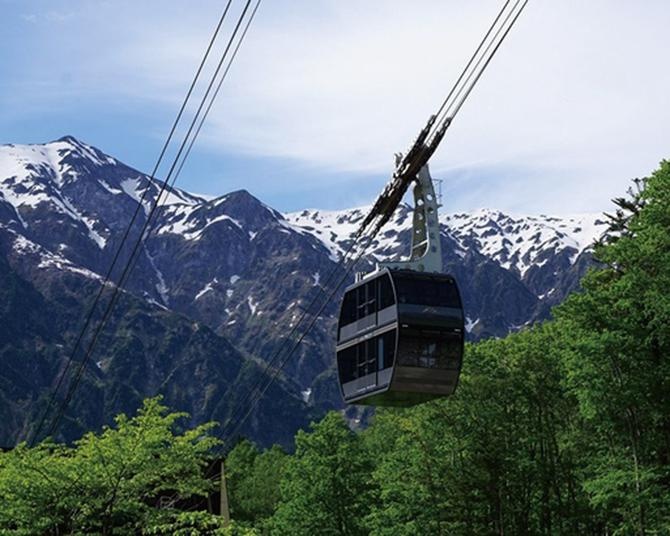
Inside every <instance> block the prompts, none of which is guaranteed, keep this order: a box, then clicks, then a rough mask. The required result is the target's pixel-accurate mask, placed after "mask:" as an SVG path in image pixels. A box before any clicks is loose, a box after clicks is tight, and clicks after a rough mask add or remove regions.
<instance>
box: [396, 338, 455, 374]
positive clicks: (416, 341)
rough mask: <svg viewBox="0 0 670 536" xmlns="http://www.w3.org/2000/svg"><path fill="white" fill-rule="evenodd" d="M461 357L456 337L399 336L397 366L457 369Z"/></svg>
mask: <svg viewBox="0 0 670 536" xmlns="http://www.w3.org/2000/svg"><path fill="white" fill-rule="evenodd" d="M460 356H461V340H460V337H459V336H457V335H453V334H449V333H441V334H436V335H432V334H431V335H421V334H414V335H411V336H401V337H400V345H399V348H398V364H399V365H401V366H406V367H421V368H435V369H457V368H458V366H459V363H460Z"/></svg>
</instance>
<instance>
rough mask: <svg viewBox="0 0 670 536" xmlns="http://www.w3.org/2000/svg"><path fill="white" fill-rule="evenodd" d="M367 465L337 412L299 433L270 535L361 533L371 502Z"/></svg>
mask: <svg viewBox="0 0 670 536" xmlns="http://www.w3.org/2000/svg"><path fill="white" fill-rule="evenodd" d="M371 469H372V464H371V463H370V460H369V459H368V457H367V453H366V452H365V451H364V450H363V449H361V448H360V442H359V440H358V438H357V437H356V436H355V435H354V433H353V432H351V430H349V428H347V425H346V423H345V422H344V420H343V419H342V417H341V416H340V415H339V414H338V413H335V412H331V413H329V414H328V415H326V417H324V419H323V420H322V421H321V422H319V423H316V424H314V423H313V424H312V432H311V433H307V432H303V431H300V432H298V435H297V436H296V452H295V455H294V456H293V457H291V459H290V460H289V461H288V462H287V463H286V467H285V470H284V477H283V478H282V481H281V485H280V489H281V502H280V503H279V507H278V508H277V511H276V513H275V515H274V517H273V518H272V524H271V533H272V534H277V535H283V534H286V535H292V536H300V535H305V536H311V535H313V534H335V535H358V534H365V533H366V531H365V528H364V518H365V515H366V513H367V512H368V511H369V509H370V507H371V506H372V504H373V501H372V497H371V494H370V493H371V490H370V484H369V480H368V475H369V474H370V472H371Z"/></svg>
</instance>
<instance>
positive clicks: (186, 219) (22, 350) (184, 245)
mask: <svg viewBox="0 0 670 536" xmlns="http://www.w3.org/2000/svg"><path fill="white" fill-rule="evenodd" d="M160 188H161V185H160V183H159V182H157V181H154V180H152V179H150V178H149V177H147V176H146V175H144V174H142V173H140V172H138V171H136V170H134V169H132V168H130V167H128V166H125V165H124V164H122V163H121V162H119V161H118V160H116V159H114V158H112V157H110V156H107V155H105V154H104V153H102V152H101V151H99V150H98V149H95V148H93V147H91V146H89V145H87V144H85V143H82V142H81V141H78V140H76V139H74V138H71V137H65V138H62V139H60V140H58V141H55V142H52V143H48V144H45V145H30V146H13V145H6V146H2V147H0V251H1V257H2V259H1V260H2V264H0V269H1V271H2V277H3V278H4V279H3V282H4V284H3V286H2V290H0V292H10V294H7V297H6V301H4V302H3V305H2V309H0V311H1V312H2V315H3V317H2V320H3V324H2V325H3V332H2V336H0V344H1V345H3V346H2V347H0V358H1V359H2V361H1V362H0V364H1V367H2V368H1V369H0V398H2V401H3V410H2V411H3V412H4V413H3V414H2V416H3V417H5V418H4V419H3V424H2V425H1V426H0V438H1V439H2V441H5V442H10V443H11V442H12V441H11V438H16V437H18V436H20V435H21V434H23V435H24V436H25V434H26V433H27V432H28V430H29V429H30V426H31V423H33V422H34V418H35V415H36V414H37V412H38V411H39V408H40V407H41V406H40V404H43V402H44V399H45V396H46V393H47V389H48V387H49V386H50V385H52V384H53V382H54V377H55V376H56V373H57V372H58V370H59V369H60V367H62V366H63V363H64V362H65V360H66V358H67V356H68V355H69V352H70V351H71V348H72V345H73V337H74V336H75V335H76V333H77V330H78V329H79V328H80V327H81V325H82V322H83V315H84V311H85V310H86V307H87V304H88V303H90V300H91V299H92V297H93V295H94V294H95V292H97V289H98V288H99V285H100V281H101V278H103V277H104V276H105V274H106V273H107V270H108V268H109V266H110V263H111V262H112V259H113V256H114V253H115V252H116V250H117V248H118V245H119V244H120V243H121V240H122V237H123V233H124V231H125V230H126V227H127V225H128V222H129V221H130V220H131V218H133V215H135V221H136V225H135V226H134V227H133V229H132V231H131V233H130V238H131V239H134V238H136V237H137V236H138V234H139V232H140V227H141V226H142V225H143V224H144V222H145V221H146V217H147V214H148V212H149V209H150V206H151V204H152V203H153V201H154V200H155V198H156V196H157V195H158V194H159V191H160ZM162 200H163V203H162V205H161V206H160V208H159V210H158V211H157V214H156V219H155V221H154V224H153V225H152V226H151V231H150V233H149V235H148V237H147V239H146V241H145V243H144V245H143V246H142V247H141V249H140V250H139V252H138V256H137V261H136V264H135V266H134V269H133V271H132V275H131V277H130V280H129V282H128V284H127V285H126V287H125V288H126V290H127V292H126V293H124V297H123V299H122V300H121V304H120V306H119V307H118V308H117V310H116V313H115V316H114V318H113V321H112V322H111V323H110V325H109V326H108V327H107V328H106V330H105V331H104V333H103V335H102V340H101V344H99V345H98V349H97V351H96V352H95V354H94V355H93V359H92V361H93V363H92V366H91V367H89V369H88V374H87V375H86V377H85V378H86V379H85V381H84V384H85V385H84V386H83V387H82V389H80V392H79V394H78V396H77V399H76V401H75V404H73V410H72V411H71V412H70V416H71V417H70V418H69V419H68V421H67V426H66V428H65V430H66V436H67V437H69V438H71V437H75V436H76V435H77V434H79V433H81V431H82V430H84V429H87V428H89V427H94V426H97V425H99V424H101V423H102V422H104V420H105V416H106V415H111V414H113V412H116V411H119V410H125V411H131V410H132V409H134V408H135V407H136V406H137V404H138V403H139V400H141V399H142V398H143V397H145V396H149V395H151V394H155V393H159V392H160V393H164V394H165V395H166V397H167V401H168V403H169V404H170V405H172V406H174V407H175V408H177V409H183V410H186V411H189V412H190V413H191V414H192V415H193V419H194V421H198V422H200V421H203V420H207V419H210V418H215V419H219V420H222V419H225V418H226V417H229V416H230V414H231V412H235V411H240V408H239V399H240V398H242V397H243V396H245V395H246V393H247V391H248V390H249V389H250V388H251V386H253V385H254V384H255V383H256V380H257V379H258V378H259V374H261V373H262V370H261V367H260V366H259V364H262V363H263V362H264V361H267V360H269V359H271V358H272V356H273V355H274V354H275V351H276V350H277V349H278V347H279V345H280V344H281V342H282V341H283V338H284V337H286V336H287V334H288V333H289V332H290V330H291V329H292V328H293V327H294V326H295V325H296V322H297V321H298V319H299V317H300V315H301V314H302V312H303V311H304V308H305V307H307V305H308V304H309V303H310V302H311V301H312V299H313V298H315V297H317V298H318V297H319V291H320V289H321V288H322V287H323V286H324V285H325V284H326V282H327V280H328V276H329V274H330V273H331V272H332V271H333V270H337V271H336V273H337V274H338V278H337V279H339V277H341V275H342V272H341V270H340V269H338V268H337V266H336V260H337V258H338V256H339V255H341V254H342V252H343V250H344V249H345V248H346V246H347V245H348V243H349V240H350V236H351V234H352V233H353V232H354V231H355V229H356V225H357V223H358V222H359V220H360V219H361V218H362V217H363V216H364V214H365V212H366V209H364V208H363V209H352V210H345V211H339V212H334V211H318V210H305V211H302V212H297V213H292V214H280V213H279V212H277V211H275V210H273V209H272V208H270V207H267V206H266V205H264V204H263V203H262V202H260V201H259V200H258V199H256V198H255V197H253V196H252V195H250V194H249V193H248V192H246V191H238V192H233V193H231V194H228V195H225V196H222V197H219V198H216V199H205V198H202V197H199V196H195V195H191V194H188V193H186V192H184V191H181V190H178V189H168V190H167V191H166V192H165V195H164V196H163V197H162ZM441 223H442V228H443V234H442V241H443V251H444V262H445V266H446V269H447V271H449V272H451V273H452V274H454V275H455V276H456V277H457V279H458V281H459V285H460V288H461V292H462V295H463V300H464V305H465V309H466V315H467V317H468V323H467V327H468V331H469V334H470V337H471V339H478V338H482V337H489V336H503V335H505V334H506V333H508V332H509V331H511V330H515V329H519V328H520V327H521V326H523V325H526V324H528V323H531V322H533V321H535V320H537V319H541V318H545V317H546V316H547V315H548V311H549V308H550V307H551V306H552V305H554V304H555V303H558V302H559V301H561V300H562V299H563V297H564V296H565V295H566V294H567V293H568V292H570V291H572V290H574V289H575V288H576V287H577V284H578V281H579V277H580V276H581V275H582V274H583V272H584V270H585V269H586V268H587V267H588V265H589V264H590V253H589V246H590V244H591V243H592V241H593V239H594V238H596V237H597V236H598V234H599V233H600V231H601V230H602V229H604V226H603V225H602V224H601V223H600V222H599V221H598V218H597V216H595V215H579V216H569V217H561V218H557V217H550V216H546V215H542V216H512V215H507V214H503V213H501V212H498V211H494V210H480V211H477V212H474V213H469V214H443V215H442V217H441ZM410 226H411V209H410V207H408V206H406V205H403V206H401V207H399V209H398V211H397V212H396V215H395V217H394V219H393V221H392V222H390V223H389V224H388V226H387V227H386V228H385V229H383V230H382V232H381V233H380V235H379V237H378V238H377V239H376V240H375V242H374V243H373V244H372V246H371V248H370V250H369V252H368V254H367V256H366V258H365V259H364V261H363V262H362V263H361V265H360V266H359V267H358V269H359V270H361V269H371V268H372V267H373V266H374V264H375V263H376V262H378V261H384V260H387V259H395V258H398V257H400V256H402V255H403V254H404V253H405V252H406V251H407V249H408V244H409V238H410V232H411V231H410ZM132 242H133V240H130V241H129V243H132ZM129 254H130V248H129V247H127V248H125V249H124V250H123V252H122V255H121V257H120V259H119V262H118V263H117V267H116V268H115V270H114V271H113V272H112V280H113V281H118V278H119V277H120V272H121V268H122V267H123V266H125V263H126V260H127V258H128V256H129ZM7 289H10V290H7ZM12 293H13V294H12ZM338 296H339V294H338ZM337 307H338V303H337V301H334V302H332V303H330V304H328V306H327V307H326V309H325V312H324V314H323V316H322V318H320V319H319V320H318V321H317V323H316V325H315V327H314V329H313V330H312V332H311V333H310V335H309V336H308V337H307V338H306V339H305V341H304V343H303V344H302V345H301V346H300V348H299V350H298V351H297V352H296V354H295V355H294V356H293V358H292V359H291V360H290V361H289V362H288V364H287V366H286V368H285V375H284V376H283V377H282V376H280V378H281V380H280V381H279V382H278V383H277V384H276V385H275V386H273V388H272V389H271V390H270V391H269V392H268V393H267V394H266V395H265V398H264V402H263V403H262V404H261V407H260V409H259V410H258V411H256V412H255V413H254V414H253V415H252V417H251V418H250V419H249V426H248V428H246V429H245V430H244V432H246V433H248V434H250V435H251V436H252V437H255V438H256V439H258V440H260V441H261V442H264V443H268V442H271V441H275V440H280V441H284V442H286V440H287V438H289V437H291V435H292V433H293V432H294V431H295V429H296V428H297V427H299V426H301V425H303V424H304V423H305V422H306V420H307V419H308V416H309V415H310V412H315V413H314V414H316V413H318V412H320V411H322V410H324V409H326V408H332V407H341V402H340V399H339V392H338V389H337V386H336V384H335V382H334V375H333V368H332V364H333V349H332V348H333V335H334V326H335V315H336V314H337ZM17 322H18V323H17ZM236 397H237V399H238V404H236V403H235V399H236ZM7 408H9V409H7Z"/></svg>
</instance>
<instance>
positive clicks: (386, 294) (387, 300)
mask: <svg viewBox="0 0 670 536" xmlns="http://www.w3.org/2000/svg"><path fill="white" fill-rule="evenodd" d="M377 302H378V303H379V309H380V310H381V309H386V308H387V307H390V306H391V305H393V304H394V302H395V297H394V296H393V287H392V286H391V278H390V277H389V276H388V275H383V276H382V277H380V278H379V279H377Z"/></svg>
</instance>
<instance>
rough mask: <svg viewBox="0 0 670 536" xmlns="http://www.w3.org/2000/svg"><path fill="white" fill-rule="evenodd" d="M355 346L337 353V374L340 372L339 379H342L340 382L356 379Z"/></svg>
mask: <svg viewBox="0 0 670 536" xmlns="http://www.w3.org/2000/svg"><path fill="white" fill-rule="evenodd" d="M356 354H357V351H356V346H350V347H349V348H346V349H345V350H340V351H339V352H338V353H337V365H338V367H339V369H340V370H339V372H340V378H342V382H344V383H346V382H350V381H352V380H355V379H356V377H357V376H356V372H357V371H356V367H357V359H356Z"/></svg>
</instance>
